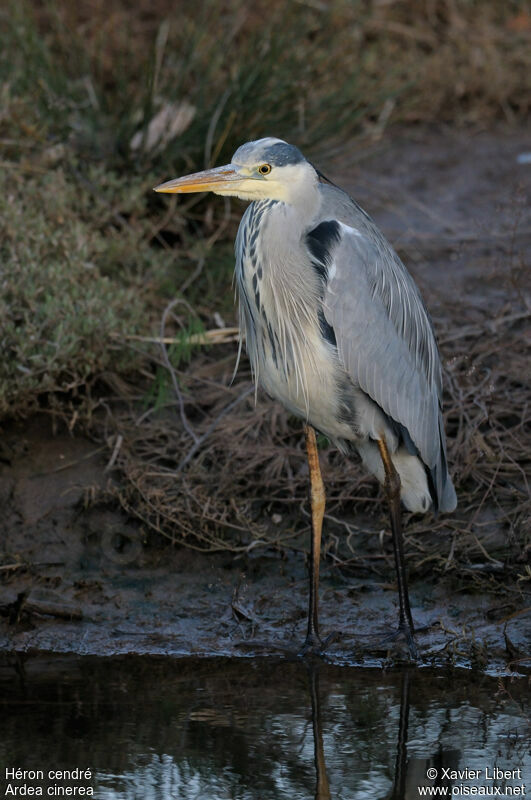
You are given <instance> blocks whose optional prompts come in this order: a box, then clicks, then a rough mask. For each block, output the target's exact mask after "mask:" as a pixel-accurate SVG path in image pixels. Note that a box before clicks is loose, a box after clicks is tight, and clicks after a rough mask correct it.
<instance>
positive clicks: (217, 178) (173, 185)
mask: <svg viewBox="0 0 531 800" xmlns="http://www.w3.org/2000/svg"><path fill="white" fill-rule="evenodd" d="M245 177H246V176H243V175H241V174H240V173H239V172H238V170H237V169H236V168H235V167H234V166H233V165H232V164H226V165H225V166H224V167H216V168H215V169H207V170H205V171H204V172H194V173H193V174H192V175H185V176H184V178H175V180H173V181H167V183H161V184H160V186H155V188H154V190H153V191H155V192H167V193H169V194H174V193H183V192H212V191H213V192H215V191H216V189H222V188H224V187H227V188H228V187H229V185H230V184H232V183H235V182H236V181H241V180H245Z"/></svg>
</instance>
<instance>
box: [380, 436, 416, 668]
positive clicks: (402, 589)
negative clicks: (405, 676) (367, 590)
mask: <svg viewBox="0 0 531 800" xmlns="http://www.w3.org/2000/svg"><path fill="white" fill-rule="evenodd" d="M378 449H379V450H380V456H381V459H382V462H383V466H384V471H385V483H384V488H385V492H386V494H387V500H388V502H389V511H390V515H391V531H392V534H393V550H394V554H395V567H396V579H397V584H398V602H399V605H400V617H399V624H398V627H399V630H400V631H403V633H404V635H405V637H406V641H407V644H408V647H409V652H410V655H411V657H412V658H416V657H417V648H416V645H415V638H414V633H415V629H414V627H413V618H412V616H411V608H410V605H409V594H408V589H407V577H406V566H405V561H404V544H403V541H402V515H401V509H400V475H399V474H398V472H397V471H396V469H395V465H394V464H393V462H392V460H391V456H390V455H389V450H388V449H387V444H386V443H385V439H384V438H382V439H378Z"/></svg>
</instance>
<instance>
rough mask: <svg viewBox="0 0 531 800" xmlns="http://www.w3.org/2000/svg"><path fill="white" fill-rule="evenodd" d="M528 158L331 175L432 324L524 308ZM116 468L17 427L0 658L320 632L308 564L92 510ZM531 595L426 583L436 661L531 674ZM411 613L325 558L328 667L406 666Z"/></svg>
mask: <svg viewBox="0 0 531 800" xmlns="http://www.w3.org/2000/svg"><path fill="white" fill-rule="evenodd" d="M530 149H531V145H530V143H529V139H528V138H527V137H526V135H525V134H524V133H523V132H521V131H520V132H518V131H514V129H512V130H506V129H504V128H498V129H496V130H494V131H490V132H474V133H470V132H468V133H464V132H461V133H456V132H455V131H426V130H422V131H420V130H419V131H415V132H413V133H412V132H411V131H408V132H397V133H396V134H395V135H389V138H388V139H386V140H384V141H383V142H379V143H378V142H377V143H369V144H366V145H365V146H361V145H360V147H359V150H358V151H357V152H356V153H354V154H352V156H351V158H350V159H346V161H347V166H346V167H344V163H345V160H344V155H343V157H342V158H343V161H341V162H340V160H339V159H336V161H335V162H334V161H333V160H332V159H330V160H329V166H328V170H327V171H328V173H329V175H330V177H331V178H332V179H333V180H334V181H336V182H338V183H339V184H341V185H342V186H343V187H344V188H345V189H347V190H348V191H350V193H351V194H352V195H353V196H354V197H355V198H356V199H357V200H358V202H359V203H360V204H361V205H362V206H363V207H364V208H365V209H367V210H368V211H369V212H370V213H371V215H372V216H373V217H374V218H375V219H376V221H377V222H378V224H379V225H380V226H381V227H382V229H383V230H384V232H385V233H386V235H387V236H388V238H389V239H390V240H391V241H392V242H393V244H394V245H395V247H396V248H397V249H398V250H399V252H400V254H401V255H402V257H403V258H404V259H405V260H406V262H407V263H408V265H409V267H410V269H411V271H412V273H413V274H414V276H415V278H416V280H417V281H418V283H419V285H420V288H421V290H422V292H423V294H424V296H425V298H426V301H427V304H428V306H429V307H430V309H431V310H432V312H433V313H434V316H436V314H437V307H438V304H440V303H444V302H446V303H447V302H451V301H452V298H455V300H456V302H457V301H459V302H465V301H466V302H467V303H468V304H469V306H470V307H474V308H475V307H477V308H478V310H479V309H481V310H482V311H484V310H485V309H486V308H487V309H492V310H494V309H499V308H500V307H501V306H503V305H504V304H507V303H511V298H512V297H514V286H513V283H514V281H513V278H514V274H515V271H518V270H521V269H522V268H523V267H524V266H525V260H526V258H528V256H529V252H530V249H531V225H530V222H531V219H530V216H529V207H530V204H529V188H530V184H531V180H530V178H531V165H530V164H529V159H527V161H526V159H525V158H519V156H522V154H524V153H529V150H530ZM339 163H342V164H343V166H342V167H341V168H340V167H339ZM526 203H527V205H526ZM526 215H527V218H526ZM500 275H501V276H502V278H501V279H500ZM494 276H496V277H494ZM108 458H109V455H108V453H106V451H105V450H103V449H102V448H101V447H99V446H98V445H96V444H94V442H92V441H90V440H89V439H87V438H83V437H80V436H71V435H70V434H69V433H68V431H65V430H60V429H59V430H53V428H52V422H51V420H50V417H48V416H46V415H44V414H43V415H41V416H37V417H34V418H33V419H32V420H30V421H29V422H28V421H25V422H10V423H7V424H5V425H4V426H3V431H2V438H1V442H0V500H1V503H2V509H3V512H2V517H3V518H2V521H1V522H0V529H1V531H2V536H1V539H0V649H1V650H4V651H18V652H21V651H26V652H27V651H49V652H72V653H78V654H93V655H111V654H122V653H132V654H144V653H152V654H171V655H180V656H186V655H195V656H207V655H223V656H253V655H270V654H271V655H278V654H279V653H280V654H283V653H285V654H287V655H293V654H295V653H296V652H297V649H298V647H299V646H300V645H301V643H302V641H303V639H304V634H305V616H306V603H307V599H306V598H307V569H306V564H305V563H304V559H303V557H301V555H300V554H290V553H284V554H278V553H267V552H266V553H264V552H262V553H258V554H256V555H253V554H252V553H251V554H249V555H246V556H242V555H239V556H234V555H233V554H230V553H224V554H211V555H204V554H201V553H198V552H194V551H193V550H190V549H186V548H183V547H172V546H170V545H169V544H167V543H166V542H164V541H163V540H160V541H157V540H156V539H155V538H154V537H152V536H150V537H149V538H147V537H146V536H145V532H144V531H143V530H142V528H141V526H140V524H139V523H138V522H137V521H135V520H132V519H130V518H128V517H127V516H126V515H125V514H124V513H123V512H121V511H118V510H116V508H114V507H102V506H101V505H98V504H93V503H92V502H91V500H92V498H93V496H94V495H97V492H98V490H99V489H100V488H101V487H103V486H104V485H105V483H106V481H107V480H108V476H107V474H106V472H105V467H106V464H107V462H108ZM325 535H326V534H325ZM523 570H524V567H522V571H523ZM391 579H392V567H391V562H390V561H389V580H390V581H391ZM525 585H526V583H525V582H524V581H522V582H521V583H517V584H516V587H513V588H512V589H511V591H508V592H505V588H506V587H505V585H504V576H503V572H502V573H501V574H498V575H496V577H494V576H493V578H492V590H488V591H484V592H481V593H477V592H476V591H475V590H474V591H472V588H471V586H467V585H466V584H464V583H463V582H462V581H461V582H458V581H456V580H452V579H450V578H448V579H444V580H443V579H441V578H440V577H439V576H438V577H437V579H436V580H431V581H420V580H419V581H416V582H414V583H413V585H412V586H411V600H412V607H413V614H414V618H415V622H416V626H417V628H418V634H417V635H418V645H419V650H420V653H421V662H422V663H430V664H440V663H448V662H451V663H453V664H456V663H457V664H460V665H472V666H476V667H479V668H481V669H483V670H487V671H490V672H497V673H500V672H504V671H511V670H515V671H516V670H520V671H525V670H529V669H530V668H531V657H529V654H530V652H531V648H530V647H529V644H530V642H529V632H530V628H531V626H530V624H529V611H530V609H529V605H530V603H529V597H528V594H527V595H526V593H525V591H524V587H525ZM527 585H528V582H527ZM396 613H397V611H396V593H395V590H394V587H393V585H392V584H391V583H389V584H383V583H382V582H381V579H379V582H377V581H376V580H374V579H368V578H365V577H364V578H363V579H361V578H359V577H356V576H352V575H350V576H347V575H345V574H343V573H342V572H341V571H340V570H338V569H335V568H334V565H333V563H329V562H326V561H325V563H324V565H323V568H322V577H321V627H322V631H323V633H324V635H325V636H326V635H327V634H329V633H330V632H332V631H334V632H337V633H338V634H340V636H338V638H337V639H336V640H335V641H333V642H331V643H330V644H329V646H328V648H327V655H326V657H327V658H328V659H330V660H331V661H333V662H334V663H342V664H364V665H366V666H368V665H371V664H381V663H383V662H385V660H386V659H387V658H389V657H391V655H392V654H393V653H394V654H395V655H396V651H395V649H394V645H391V644H390V643H389V639H388V638H386V636H388V634H389V633H390V632H391V631H392V630H393V629H394V627H395V624H396Z"/></svg>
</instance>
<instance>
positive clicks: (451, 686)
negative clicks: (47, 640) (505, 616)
mask: <svg viewBox="0 0 531 800" xmlns="http://www.w3.org/2000/svg"><path fill="white" fill-rule="evenodd" d="M528 702H529V686H528V684H527V682H523V681H522V680H519V681H518V680H514V679H509V678H505V679H500V680H496V679H493V678H490V677H488V676H485V675H483V676H478V675H477V674H476V675H474V674H472V673H471V672H470V671H461V670H454V671H452V672H450V673H445V672H432V671H430V670H416V669H409V670H408V669H405V670H401V671H394V670H393V671H390V672H386V671H380V670H363V669H358V670H352V669H348V668H340V667H333V666H330V665H326V664H306V665H305V664H303V663H301V662H287V661H277V660H274V659H262V660H249V661H242V660H241V659H240V660H223V659H202V660H196V659H190V658H187V659H175V658H166V659H163V658H154V657H144V658H141V657H127V658H112V659H98V658H77V659H76V658H72V657H69V658H57V657H56V658H50V657H48V658H40V659H31V658H29V659H23V658H20V657H19V658H14V657H10V658H4V659H3V661H2V662H0V764H1V765H2V774H1V775H0V794H1V796H6V797H8V796H13V794H14V790H15V789H17V788H19V789H20V788H21V787H22V786H26V787H29V788H34V789H35V790H37V789H38V788H41V789H42V790H43V794H44V795H45V796H59V793H60V791H61V790H63V791H64V789H65V788H66V787H71V788H72V792H73V796H74V791H75V790H77V791H78V792H79V789H80V788H84V789H85V790H86V792H87V793H88V791H89V790H91V791H93V792H94V796H96V797H98V798H101V799H102V800H133V799H136V798H139V799H140V798H142V800H151V799H152V798H153V799H154V798H160V799H161V800H168V799H169V798H179V799H180V800H192V799H194V800H195V799H196V798H197V799H199V798H201V799H205V800H210V799H212V800H225V798H227V799H228V798H237V800H278V798H289V799H290V800H299V799H300V800H302V799H303V798H304V799H306V798H310V797H314V798H316V799H317V800H329V798H334V800H342V799H344V800H372V799H373V798H374V800H383V799H384V798H395V800H401V799H403V798H408V799H409V798H418V797H419V796H426V795H423V794H422V791H423V790H424V791H426V787H428V790H429V788H430V787H431V788H432V789H433V790H434V791H435V793H436V795H438V796H453V797H456V796H457V797H462V796H468V795H470V794H472V793H475V794H482V795H489V796H493V795H494V796H500V797H511V796H515V795H516V796H525V795H526V794H528V793H529V791H530V790H531V757H530V754H529V708H528V705H526V704H528ZM18 768H20V769H25V770H28V771H30V770H32V771H34V772H33V774H30V775H29V776H26V777H22V776H20V777H18V779H17V773H16V772H15V771H16V770H17V769H18ZM76 769H77V770H82V772H83V774H82V776H81V777H80V776H79V774H78V773H75V772H74V771H75V770H76ZM39 770H40V771H41V772H39ZM50 770H53V774H52V775H51V776H50V774H49V771H50ZM58 770H63V771H71V774H72V777H73V779H69V778H68V777H67V778H64V777H63V776H62V775H61V776H59V777H58V776H57V771H58ZM87 771H88V772H87ZM41 773H42V775H41ZM2 789H4V793H2V792H1V790H2ZM75 796H79V794H78V795H75ZM427 796H430V795H429V794H428V795H427Z"/></svg>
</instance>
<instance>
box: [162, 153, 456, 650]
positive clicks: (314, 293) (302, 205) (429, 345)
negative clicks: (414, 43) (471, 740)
mask: <svg viewBox="0 0 531 800" xmlns="http://www.w3.org/2000/svg"><path fill="white" fill-rule="evenodd" d="M157 190H158V191H164V192H190V191H209V190H212V191H214V192H216V193H217V194H222V195H235V196H237V197H241V198H242V199H245V200H250V201H251V205H250V206H249V207H248V209H247V211H246V212H245V214H244V216H243V218H242V221H241V223H240V228H239V231H238V236H237V239H236V280H237V285H238V289H239V296H240V325H241V330H242V333H244V334H245V340H246V346H247V351H248V353H249V357H250V361H251V365H252V368H253V373H254V377H255V380H256V381H257V383H259V384H260V385H261V386H262V387H263V388H264V389H265V391H266V392H267V393H268V394H269V395H271V397H273V398H275V399H276V400H279V401H280V402H281V403H282V404H283V405H284V406H285V407H286V408H287V409H288V410H289V411H291V412H292V413H293V414H295V415H297V416H299V417H301V418H302V419H304V420H305V421H306V424H307V427H306V436H307V446H308V459H309V465H310V478H311V487H312V493H311V497H312V525H313V538H312V580H311V584H310V587H311V588H310V613H309V622H308V636H307V640H306V645H307V646H312V647H313V646H314V644H315V642H316V641H317V642H318V641H319V639H318V619H317V599H316V598H317V586H318V574H319V570H318V564H319V548H320V539H321V523H322V518H323V513H324V489H323V486H322V481H321V478H320V473H319V466H318V457H317V450H316V444H315V435H314V433H313V428H316V429H317V430H319V431H321V432H322V433H324V434H325V435H326V436H327V437H328V438H329V439H330V440H331V441H332V442H333V443H334V444H335V445H336V446H337V447H338V448H339V449H340V450H342V451H343V452H345V453H349V452H350V451H351V450H352V449H353V448H354V449H356V450H357V451H358V452H359V453H360V455H361V458H362V460H363V463H364V464H365V466H366V467H367V469H368V470H369V471H370V472H371V473H372V474H374V475H375V476H376V477H377V478H378V480H379V481H380V482H381V483H383V484H384V485H385V488H386V492H387V495H388V498H389V503H390V509H391V524H392V529H393V542H394V548H395V558H396V566H397V579H398V591H399V599H400V628H399V629H400V630H403V631H404V632H405V634H406V638H407V641H408V644H409V648H410V653H411V654H412V655H414V654H415V653H416V649H415V645H414V640H413V622H412V617H411V611H410V608H409V599H408V593H407V582H406V579H405V567H404V558H403V552H402V534H401V523H400V514H399V503H400V498H401V499H402V501H403V503H404V505H405V506H406V508H408V509H409V510H410V511H414V512H424V511H427V510H428V509H429V508H430V507H432V508H433V509H435V510H440V511H452V510H453V509H454V508H455V506H456V496H455V491H454V487H453V485H452V481H451V479H450V476H449V474H448V469H447V465H446V449H445V437H444V429H443V421H442V414H441V393H442V376H441V363H440V359H439V354H438V350H437V345H436V342H435V336H434V333H433V328H432V325H431V322H430V319H429V316H428V314H427V311H426V309H425V307H424V304H423V302H422V299H421V297H420V294H419V291H418V289H417V287H416V285H415V283H414V281H413V279H412V278H411V276H410V274H409V273H408V271H407V270H406V268H405V267H404V265H403V264H402V262H401V261H400V259H399V258H398V256H397V255H396V253H395V252H394V250H393V248H392V247H391V246H390V245H389V243H388V242H387V241H386V240H385V238H384V237H383V235H382V234H381V233H380V231H379V230H378V228H377V227H376V225H375V224H374V223H373V222H372V220H371V219H370V217H368V216H367V214H365V212H364V211H362V209H361V208H360V207H359V206H358V205H357V204H356V203H355V202H354V201H353V200H352V199H351V198H350V197H349V196H348V195H347V194H346V193H345V192H343V191H342V190H341V189H339V188H338V187H337V186H334V185H333V184H330V182H327V181H326V180H325V179H323V176H322V175H321V174H320V173H319V172H318V171H317V170H316V169H315V168H314V167H313V166H312V165H311V164H310V163H309V162H308V161H307V160H306V159H305V158H304V156H303V155H302V154H301V153H300V151H299V150H298V149H297V148H296V147H293V146H292V145H289V144H287V143H286V142H283V141H282V140H280V139H274V138H266V139H260V140H258V141H256V142H248V143H247V144H245V145H243V146H242V147H240V148H239V149H238V150H237V151H236V153H235V154H234V156H233V160H232V163H231V164H228V165H227V166H225V167H219V168H217V169H213V170H207V171H206V172H202V173H197V174H195V175H190V176H186V177H185V178H180V179H177V180H174V181H170V182H168V183H166V184H163V185H162V186H160V187H157Z"/></svg>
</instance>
